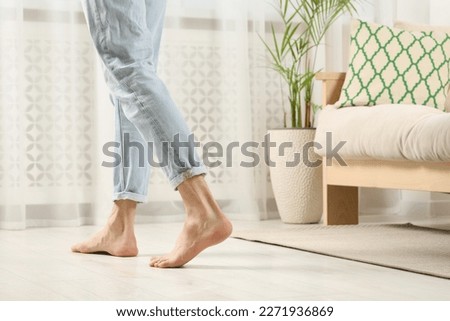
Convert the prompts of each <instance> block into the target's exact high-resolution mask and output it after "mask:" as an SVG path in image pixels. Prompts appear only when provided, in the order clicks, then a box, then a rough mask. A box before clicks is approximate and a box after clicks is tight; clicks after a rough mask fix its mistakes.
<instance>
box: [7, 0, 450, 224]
mask: <svg viewBox="0 0 450 321" xmlns="http://www.w3.org/2000/svg"><path fill="white" fill-rule="evenodd" d="M270 1H275V0H270ZM270 1H269V0H268V1H263V0H190V1H182V0H169V1H168V10H167V19H166V26H165V30H164V36H163V43H162V48H161V57H160V65H159V73H160V75H161V77H162V78H163V79H164V80H165V81H166V83H167V85H168V87H169V89H170V90H171V92H172V94H173V97H174V99H175V101H176V102H177V103H178V105H179V106H180V108H181V109H182V111H183V113H184V115H185V116H186V119H187V121H188V123H189V125H190V126H191V127H192V129H193V130H194V133H195V135H196V137H197V139H198V140H200V141H202V142H203V143H206V142H209V141H216V142H219V143H221V145H222V146H223V147H224V149H226V147H227V146H232V145H230V143H232V142H239V143H240V144H241V145H242V144H243V143H244V142H246V141H250V140H254V141H256V142H261V141H262V139H263V136H264V134H265V133H266V130H267V128H274V127H280V126H282V113H281V106H282V98H281V93H280V92H281V91H280V81H279V78H278V77H277V76H276V75H274V74H273V72H272V71H271V70H270V69H268V68H267V65H266V60H265V58H264V54H265V51H264V48H263V46H262V44H261V42H260V40H259V37H258V34H260V35H264V34H266V32H267V31H268V26H269V23H270V21H273V19H275V17H276V14H275V13H274V11H273V8H272V7H271V6H270V4H269V2H270ZM449 12H450V8H449V1H448V0H372V1H367V2H365V3H364V5H363V8H362V9H361V10H360V17H361V18H363V19H367V20H372V21H378V22H382V23H386V24H392V23H393V21H394V20H395V19H402V20H407V21H411V22H420V23H433V24H448V21H450V19H449ZM349 22H350V18H349V17H343V18H342V19H340V20H339V21H338V22H337V24H336V25H335V27H334V28H333V30H331V31H330V33H329V34H328V36H327V39H326V44H325V46H324V48H323V49H322V50H321V51H320V55H319V57H320V64H321V65H322V66H323V67H324V68H326V69H327V70H330V71H332V70H334V71H343V70H345V68H346V63H347V55H348V49H347V43H348V32H349ZM316 89H317V91H319V90H320V87H319V86H317V87H316ZM316 94H317V95H319V93H318V92H317V93H316ZM318 101H319V100H318ZM112 108H113V107H112V106H111V104H110V102H109V99H108V91H107V89H106V88H105V85H104V83H103V79H102V74H101V70H100V65H99V63H98V60H97V58H96V55H95V53H94V51H93V47H92V45H91V41H90V39H89V35H88V33H87V28H86V24H85V22H84V17H83V14H82V12H81V8H80V5H79V2H78V0H0V228H4V229H23V228H26V227H33V226H76V225H79V224H89V223H101V222H103V221H104V219H105V217H106V216H107V215H108V212H109V210H110V206H111V198H110V197H111V189H112V188H111V182H112V177H111V175H112V170H111V169H109V168H105V167H102V166H101V162H102V161H104V160H105V156H104V155H103V154H102V146H103V145H104V144H105V143H106V142H108V141H111V140H112V139H113V137H114V136H113V123H114V122H113V110H112ZM233 150H234V152H233V153H231V154H232V156H233V159H232V161H231V163H230V164H227V163H226V160H225V159H224V158H221V159H220V160H222V161H223V164H222V166H220V167H217V168H211V169H210V172H209V175H208V177H207V179H208V182H209V183H210V184H211V188H212V189H213V191H214V194H215V195H216V196H217V198H218V200H219V202H220V203H221V206H222V207H223V208H224V210H225V211H226V212H227V213H228V214H229V215H230V216H231V217H232V218H235V219H246V220H249V219H264V218H268V217H274V216H276V215H277V214H276V206H275V204H274V201H273V196H272V192H271V186H270V180H269V178H268V174H267V168H266V167H265V166H259V167H256V168H244V167H241V166H239V162H240V161H241V160H244V161H248V158H245V157H242V155H241V153H240V152H239V150H238V148H234V149H233ZM225 152H226V151H224V153H225ZM106 160H108V159H106ZM228 161H230V159H228ZM149 184H150V186H149V202H148V203H147V204H142V205H141V206H139V209H138V218H137V221H138V222H149V221H168V220H172V221H173V220H179V219H181V218H182V217H183V208H182V205H181V202H180V199H179V197H178V195H177V193H176V192H173V191H172V190H171V189H170V188H169V186H168V185H167V183H166V180H165V178H164V176H163V175H162V173H161V171H160V170H154V171H153V174H152V176H151V180H150V182H149ZM294 192H295V191H293V193H294ZM380 193H381V194H380ZM365 195H366V196H368V198H366V200H369V202H368V205H367V207H368V208H369V210H370V206H371V205H370V204H371V203H370V201H371V200H373V201H374V202H372V203H373V204H380V201H381V203H382V204H384V205H385V208H384V211H389V210H390V209H394V210H397V209H398V207H399V206H400V205H401V204H403V205H402V206H404V204H405V202H403V203H400V201H399V200H400V196H401V194H400V193H397V194H395V193H394V194H392V193H386V192H378V194H376V193H374V192H373V191H369V192H366V193H365ZM405 195H406V197H405ZM408 195H409V196H408ZM403 197H404V198H406V199H407V200H408V199H409V200H417V199H420V200H421V203H420V204H422V205H423V206H425V207H427V208H431V206H432V204H435V205H436V207H438V208H441V209H442V208H445V206H444V207H442V206H443V204H444V205H445V204H448V200H446V199H443V196H440V195H439V196H437V195H431V194H429V193H428V194H426V193H425V194H423V193H422V194H420V195H419V196H417V195H416V194H413V195H412V196H411V194H405V193H403ZM408 197H409V198H408ZM383 202H384V203H383ZM408 204H412V203H411V202H409V203H408ZM366 210H367V208H366ZM382 210H383V209H382ZM377 211H378V210H377Z"/></svg>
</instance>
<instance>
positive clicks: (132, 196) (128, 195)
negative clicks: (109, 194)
mask: <svg viewBox="0 0 450 321" xmlns="http://www.w3.org/2000/svg"><path fill="white" fill-rule="evenodd" d="M117 200H132V201H135V202H138V203H145V202H147V195H142V194H137V193H132V192H119V193H114V194H113V201H117Z"/></svg>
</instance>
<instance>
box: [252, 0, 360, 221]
mask: <svg viewBox="0 0 450 321" xmlns="http://www.w3.org/2000/svg"><path fill="white" fill-rule="evenodd" d="M357 1H358V0H279V2H278V6H277V7H276V9H277V11H278V13H279V14H280V17H281V21H282V24H283V30H281V31H279V32H277V31H276V29H275V27H274V25H273V24H272V28H271V38H272V39H271V43H269V42H267V41H266V40H265V39H263V38H261V39H262V41H263V42H264V45H265V46H266V48H267V51H268V53H269V57H270V59H271V62H270V63H271V67H272V68H273V69H274V70H275V71H276V72H277V73H278V74H279V75H280V77H281V79H282V80H283V82H284V84H285V85H286V87H287V89H288V93H289V95H288V98H289V107H290V114H289V115H290V121H289V124H290V126H289V127H288V120H289V119H288V113H287V112H286V111H285V110H284V108H283V112H284V124H283V125H284V127H283V128H282V129H272V130H269V134H270V139H271V141H273V142H275V143H276V144H277V146H280V144H282V143H285V142H289V143H291V144H292V148H291V149H289V150H286V151H285V153H284V154H283V155H281V154H280V153H277V154H276V155H275V156H274V159H273V160H274V161H275V163H276V166H272V167H270V175H271V180H272V186H273V191H274V195H275V200H276V202H277V206H278V211H279V213H280V216H281V219H282V221H283V222H285V223H317V222H319V221H320V218H321V216H322V171H321V166H314V165H312V164H315V165H317V164H318V162H317V161H319V159H318V156H317V155H316V154H315V153H314V152H313V151H312V148H309V149H308V151H307V155H308V159H307V160H305V159H303V160H305V161H302V162H300V163H299V164H296V165H295V166H292V165H291V166H289V165H286V164H287V163H288V162H289V160H292V159H294V157H295V156H294V155H295V154H299V155H303V156H305V155H306V154H304V148H305V147H307V146H309V145H308V144H311V142H312V141H313V140H314V135H315V129H314V128H313V113H314V109H315V108H316V107H317V105H315V104H314V103H313V101H312V96H313V89H314V77H315V75H316V74H317V72H318V70H317V67H316V59H317V48H318V47H319V46H320V44H321V43H322V41H323V38H324V37H325V34H326V32H327V31H328V30H329V29H330V27H331V26H332V25H333V23H334V22H335V21H336V19H337V18H339V17H340V16H341V15H342V14H344V13H350V14H353V13H355V12H356V8H355V4H356V2H357Z"/></svg>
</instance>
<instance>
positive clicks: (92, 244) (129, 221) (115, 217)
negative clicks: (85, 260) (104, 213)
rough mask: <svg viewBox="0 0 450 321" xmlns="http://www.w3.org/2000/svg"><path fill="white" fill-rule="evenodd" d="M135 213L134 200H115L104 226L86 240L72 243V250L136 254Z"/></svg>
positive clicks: (114, 254) (115, 254)
mask: <svg viewBox="0 0 450 321" xmlns="http://www.w3.org/2000/svg"><path fill="white" fill-rule="evenodd" d="M135 213H136V202H134V201H130V200H118V201H115V202H114V206H113V210H112V214H111V217H110V218H109V220H108V223H107V224H106V226H105V227H104V228H103V229H102V230H100V231H99V232H97V233H96V234H94V235H93V236H92V237H91V238H89V239H88V240H87V241H84V242H82V243H78V244H75V245H73V246H72V251H73V252H79V253H99V252H104V253H108V254H111V255H113V256H136V255H137V254H138V248H137V245H136V237H135V235H134V217H135Z"/></svg>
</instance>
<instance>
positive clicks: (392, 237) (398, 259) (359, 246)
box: [232, 224, 450, 279]
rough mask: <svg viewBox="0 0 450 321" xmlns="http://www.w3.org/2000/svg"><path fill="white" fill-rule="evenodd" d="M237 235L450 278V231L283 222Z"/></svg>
mask: <svg viewBox="0 0 450 321" xmlns="http://www.w3.org/2000/svg"><path fill="white" fill-rule="evenodd" d="M232 236H233V237H235V238H239V239H244V240H248V241H256V242H262V243H267V244H273V245H280V246H284V247H289V248H293V249H298V250H302V251H307V252H312V253H318V254H324V255H328V256H333V257H338V258H343V259H348V260H352V261H358V262H364V263H370V264H375V265H379V266H384V267H389V268H395V269H399V270H404V271H410V272H415V273H421V274H426V275H431V276H436V277H441V278H446V279H450V231H444V230H437V229H431V228H425V227H418V226H415V225H412V224H392V225H374V224H365V225H352V226H323V225H286V224H285V225H280V227H279V228H277V227H270V228H269V227H264V226H263V227H259V228H258V229H254V230H242V231H236V232H233V235H232Z"/></svg>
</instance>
